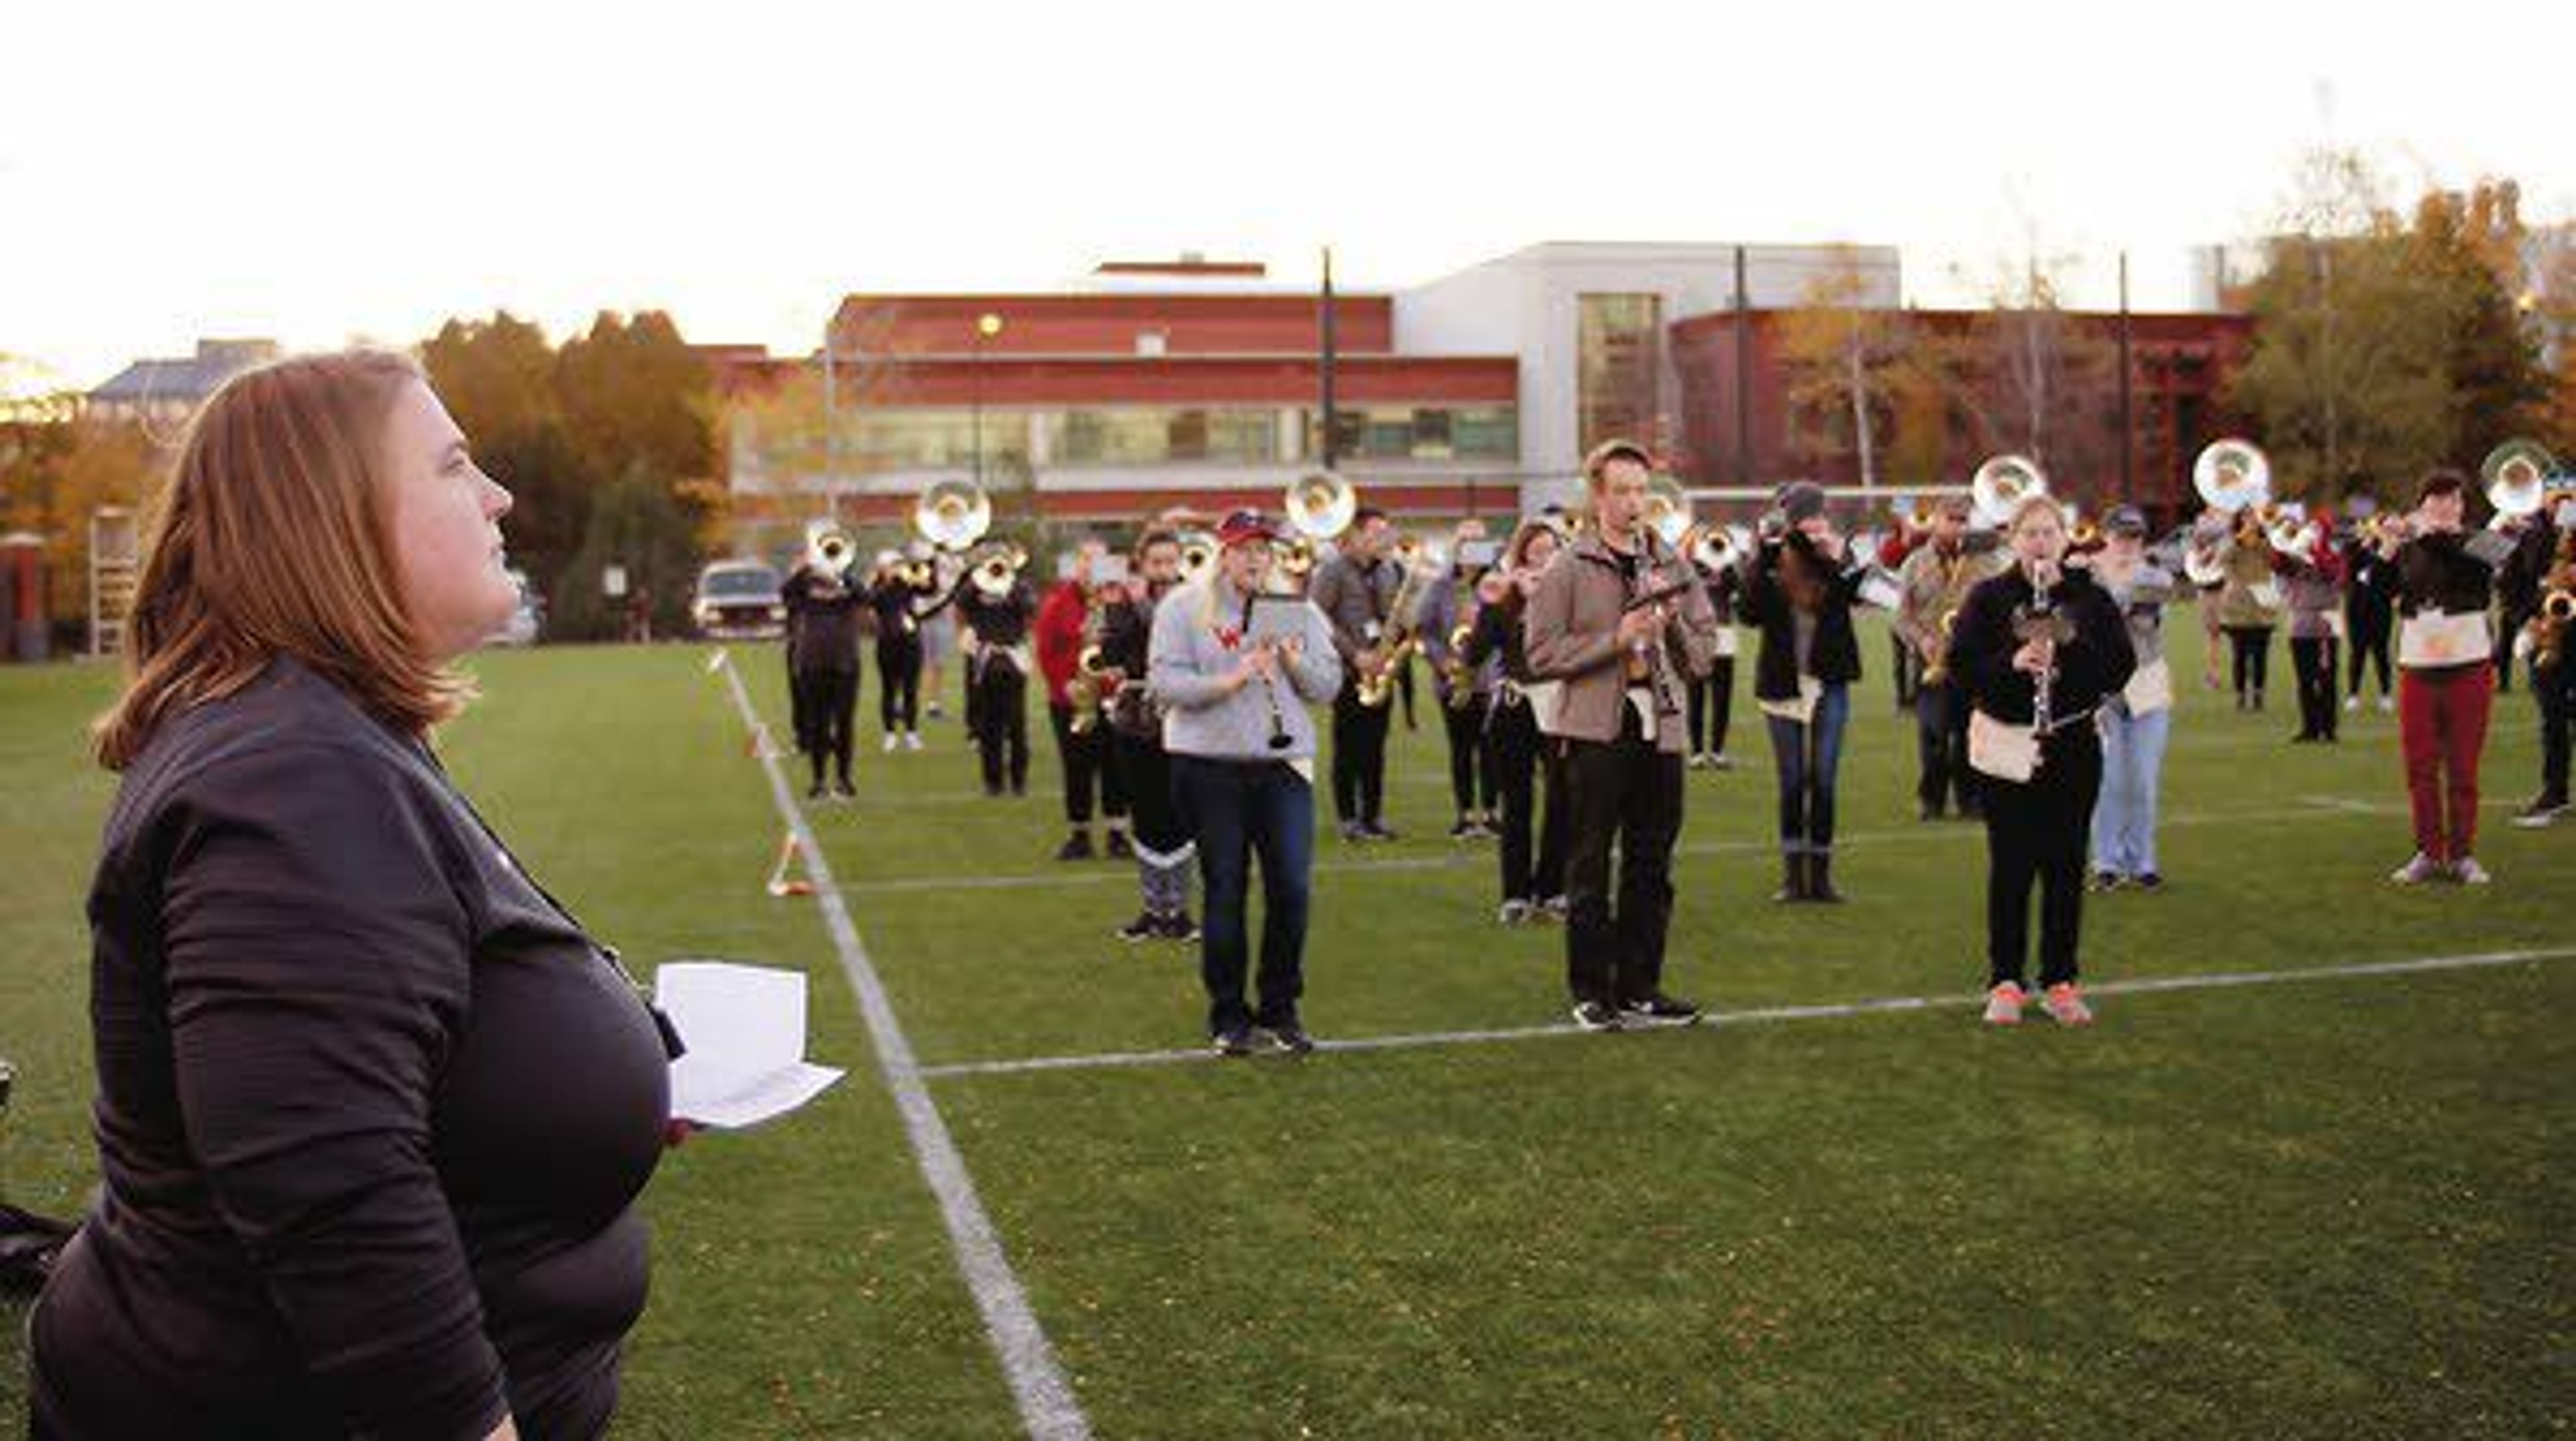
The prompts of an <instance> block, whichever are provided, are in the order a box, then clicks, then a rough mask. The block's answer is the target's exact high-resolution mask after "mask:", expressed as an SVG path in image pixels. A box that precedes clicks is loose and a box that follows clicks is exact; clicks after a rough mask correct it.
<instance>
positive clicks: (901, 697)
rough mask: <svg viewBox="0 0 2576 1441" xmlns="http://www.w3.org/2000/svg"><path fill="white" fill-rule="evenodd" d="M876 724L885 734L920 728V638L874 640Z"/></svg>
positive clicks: (901, 636) (895, 637) (889, 637)
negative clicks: (875, 642)
mask: <svg viewBox="0 0 2576 1441" xmlns="http://www.w3.org/2000/svg"><path fill="white" fill-rule="evenodd" d="M877 722H878V724H880V725H882V726H883V727H884V728H885V733H886V734H887V735H893V734H894V733H895V732H896V731H917V730H919V729H921V637H919V636H917V635H893V636H879V637H877Z"/></svg>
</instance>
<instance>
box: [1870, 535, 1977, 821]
mask: <svg viewBox="0 0 2576 1441" xmlns="http://www.w3.org/2000/svg"><path fill="white" fill-rule="evenodd" d="M1935 526H1936V520H1934V519H1923V518H1918V516H1917V515H1903V516H1898V517H1897V518H1896V523H1895V524H1894V525H1891V526H1889V527H1888V528H1887V534H1886V536H1885V537H1884V538H1882V539H1881V540H1880V541H1879V543H1878V568H1879V569H1881V570H1883V571H1886V572H1887V573H1888V574H1890V575H1900V576H1901V575H1902V574H1903V572H1904V570H1905V562H1906V561H1907V560H1908V559H1910V558H1912V556H1913V555H1914V554H1915V552H1917V551H1919V550H1921V549H1923V548H1924V547H1925V546H1926V545H1928V544H1930V543H1931V540H1932V536H1933V531H1934V529H1935ZM1936 619H1937V617H1936ZM1887 649H1888V670H1887V673H1888V675H1889V676H1890V677H1891V678H1893V679H1894V680H1895V682H1896V713H1897V714H1898V715H1915V716H1918V717H1919V716H1920V715H1921V711H1920V710H1919V709H1918V708H1917V707H1918V706H1919V704H1920V703H1921V700H1922V694H1923V656H1922V653H1921V652H1920V651H1918V650H1917V649H1916V648H1915V646H1914V644H1913V643H1912V642H1911V641H1909V640H1907V639H1906V636H1905V632H1904V631H1903V630H1901V629H1899V628H1897V627H1895V626H1890V627H1888V632H1887ZM1963 809H1964V808H1963Z"/></svg>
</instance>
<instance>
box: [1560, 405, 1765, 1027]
mask: <svg viewBox="0 0 2576 1441" xmlns="http://www.w3.org/2000/svg"><path fill="white" fill-rule="evenodd" d="M1652 464H1653V461H1652V459H1651V457H1649V456H1648V455H1647V453H1646V451H1645V449H1644V447H1642V446H1639V445H1637V444H1635V443H1634V442H1631V441H1624V440H1612V441H1605V442H1604V443H1602V444H1601V445H1600V446H1599V447H1597V448H1595V449H1594V450H1593V452H1592V453H1591V454H1590V455H1588V456H1586V457H1585V458H1584V463H1583V475H1584V480H1585V482H1586V484H1587V485H1588V487H1589V489H1590V492H1591V499H1592V507H1593V526H1592V529H1591V530H1590V531H1589V532H1588V533H1586V534H1585V535H1583V536H1582V537H1581V538H1579V539H1577V540H1576V541H1575V542H1574V543H1573V545H1572V546H1570V547H1569V548H1568V549H1567V551H1566V553H1565V554H1564V555H1563V556H1560V557H1559V558H1558V559H1557V561H1556V562H1555V563H1554V564H1552V565H1550V566H1549V567H1548V568H1547V569H1546V570H1545V571H1543V572H1542V573H1541V574H1540V576H1539V579H1538V586H1537V589H1536V590H1535V591H1534V592H1533V593H1532V594H1531V596H1530V598H1529V611H1528V615H1527V618H1526V624H1525V634H1524V636H1523V641H1524V643H1525V644H1526V646H1527V647H1528V655H1529V666H1530V672H1531V674H1533V675H1535V676H1537V677H1538V678H1539V679H1541V680H1554V681H1559V682H1562V684H1563V689H1562V692H1561V705H1560V707H1559V710H1558V715H1557V720H1556V724H1557V727H1558V729H1559V731H1560V732H1561V734H1562V736H1563V739H1562V740H1561V741H1560V742H1559V744H1560V745H1562V746H1563V748H1564V750H1565V752H1566V800H1567V803H1568V805H1569V806H1570V808H1571V813H1572V817H1573V819H1572V822H1571V826H1572V828H1571V830H1570V832H1569V836H1570V841H1569V844H1568V848H1567V853H1566V893H1567V899H1568V901H1569V903H1570V905H1571V914H1570V916H1569V917H1568V923H1567V926H1566V933H1565V959H1566V980H1567V984H1568V986H1569V988H1570V989H1571V990H1572V992H1573V995H1574V1019H1575V1023H1576V1024H1578V1025H1580V1026H1582V1027H1583V1028H1584V1029H1586V1030H1593V1031H1603V1030H1617V1029H1619V1028H1620V1027H1621V1026H1622V1025H1623V1024H1625V1023H1628V1022H1632V1021H1633V1022H1638V1023H1643V1024H1675V1023H1687V1022H1690V1021H1694V1020H1697V1019H1698V1018H1699V1008H1698V1007H1697V1006H1695V1005H1692V1004H1691V1003H1690V1002H1688V1001H1685V1000H1680V999H1677V998H1675V997H1673V996H1671V995H1668V994H1667V993H1666V992H1665V991H1664V989H1663V971H1664V937H1665V932H1666V930H1667V928H1668V927H1669V926H1670V924H1671V921H1672V909H1673V884H1672V849H1673V841H1674V838H1675V837H1677V836H1678V835H1679V834H1680V833H1681V826H1682V745H1683V742H1684V740H1685V739H1686V737H1685V736H1684V735H1683V733H1682V709H1681V694H1680V687H1681V683H1682V680H1683V678H1684V677H1685V676H1689V675H1698V674H1701V673H1703V672H1705V671H1706V670H1707V669H1708V666H1709V661H1710V659H1711V657H1712V655H1713V653H1714V652H1715V650H1716V648H1717V634H1716V632H1717V617H1716V615H1715V614H1714V613H1713V612H1711V611H1710V609H1709V605H1708V596H1707V594H1706V593H1705V592H1704V591H1702V590H1701V589H1700V587H1699V585H1698V584H1697V580H1696V577H1695V576H1693V575H1692V574H1691V572H1690V569H1689V567H1688V565H1687V564H1686V563H1684V562H1683V561H1682V559H1681V558H1680V557H1679V556H1677V555H1675V554H1673V553H1672V551H1671V550H1670V549H1669V548H1668V547H1666V546H1665V545H1664V543H1663V542H1662V540H1661V539H1660V538H1658V537H1657V536H1656V535H1655V533H1654V531H1653V530H1652V529H1651V528H1650V527H1648V526H1647V525H1646V524H1645V510H1646V496H1647V485H1646V483H1647V480H1648V479H1649V477H1650V476H1651V475H1652V469H1651V467H1652ZM1677 652H1678V653H1677ZM1614 841H1615V842H1616V843H1617V845H1618V849H1619V895H1618V904H1617V906H1616V907H1615V909H1614V908H1613V906H1612V904H1611V899H1610V849H1611V845H1612V843H1613V842H1614Z"/></svg>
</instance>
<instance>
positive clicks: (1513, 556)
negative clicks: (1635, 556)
mask: <svg viewBox="0 0 2576 1441" xmlns="http://www.w3.org/2000/svg"><path fill="white" fill-rule="evenodd" d="M1562 543H1563V537H1562V536H1561V535H1560V534H1559V533H1558V531H1557V529H1556V527H1555V526H1553V525H1550V524H1548V523H1547V522H1546V521H1544V520H1526V521H1523V522H1521V526H1520V528H1519V529H1518V530H1515V531H1513V532H1512V538H1511V542H1510V543H1509V544H1508V545H1506V546H1505V547H1504V548H1503V559H1502V563H1501V564H1500V565H1497V566H1495V567H1494V568H1493V569H1492V570H1489V571H1487V572H1485V574H1484V575H1483V576H1482V577H1481V578H1480V579H1479V580H1478V581H1477V585H1478V587H1479V588H1480V590H1481V591H1482V601H1483V603H1482V604H1480V605H1479V606H1477V608H1476V626H1475V630H1474V631H1473V632H1472V633H1471V634H1470V635H1469V636H1468V638H1467V649H1466V655H1465V658H1466V662H1467V664H1469V665H1471V666H1476V667H1482V666H1483V665H1484V664H1485V663H1486V662H1487V661H1488V660H1491V659H1493V658H1494V657H1496V656H1500V657H1501V658H1502V670H1503V676H1502V680H1501V681H1500V682H1499V683H1498V684H1497V685H1496V686H1495V687H1494V705H1493V711H1492V714H1491V715H1490V716H1488V717H1487V719H1486V722H1485V748H1486V752H1487V754H1488V755H1489V756H1490V757H1491V765H1492V767H1493V771H1494V788H1495V792H1496V795H1497V796H1498V797H1499V799H1500V801H1501V804H1499V805H1497V806H1496V807H1495V808H1494V820H1495V825H1496V827H1497V829H1498V830H1499V832H1500V834H1501V837H1502V844H1501V845H1500V846H1499V847H1497V849H1498V850H1499V851H1500V853H1501V862H1502V881H1503V902H1502V908H1501V910H1500V911H1498V912H1497V913H1496V914H1497V918H1498V919H1499V920H1501V922H1502V923H1503V924H1504V925H1507V926H1517V925H1525V924H1528V923H1530V922H1533V921H1545V920H1553V919H1557V918H1559V917H1561V916H1562V915H1563V914H1564V911H1565V827H1566V810H1565V802H1564V792H1565V767H1564V763H1563V757H1562V755H1561V754H1559V751H1558V748H1556V747H1553V746H1551V745H1549V744H1548V732H1549V731H1550V730H1551V729H1552V727H1553V723H1554V721H1555V718H1556V699H1557V692H1558V684H1557V683H1556V682H1553V681H1541V680H1539V679H1538V678H1537V677H1535V676H1533V675H1532V674H1531V673H1530V664H1529V651H1528V649H1527V647H1525V646H1524V645H1523V644H1522V640H1521V629H1522V620H1523V618H1524V617H1525V615H1526V614H1527V612H1528V610H1529V598H1530V593H1531V592H1533V591H1535V590H1537V589H1538V578H1539V576H1540V575H1541V574H1543V573H1544V572H1545V571H1546V570H1547V567H1548V564H1549V562H1551V561H1553V560H1555V559H1556V552H1557V549H1558V547H1559V546H1560V545H1561V544H1562ZM1542 800H1543V801H1544V802H1545V803H1546V812H1545V813H1546V817H1547V819H1546V820H1545V821H1544V822H1541V821H1540V820H1539V819H1538V816H1539V814H1540V807H1539V802H1540V801H1542ZM1533 835H1535V836H1536V837H1537V840H1538V846H1537V851H1536V854H1535V857H1533V854H1532V851H1531V846H1530V841H1531V837H1532V836H1533Z"/></svg>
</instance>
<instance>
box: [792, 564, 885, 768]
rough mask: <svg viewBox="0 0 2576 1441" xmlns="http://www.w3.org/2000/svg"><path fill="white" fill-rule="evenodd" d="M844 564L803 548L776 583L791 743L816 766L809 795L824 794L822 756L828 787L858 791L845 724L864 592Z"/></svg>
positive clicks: (852, 710) (853, 705) (855, 684)
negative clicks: (829, 769) (830, 776)
mask: <svg viewBox="0 0 2576 1441" xmlns="http://www.w3.org/2000/svg"><path fill="white" fill-rule="evenodd" d="M845 554H847V553H845ZM849 564H850V562H849V561H848V560H846V559H845V560H844V562H843V563H842V564H840V565H833V564H830V563H828V562H827V561H826V560H825V558H824V557H823V556H822V555H821V554H815V555H809V556H807V557H806V558H805V559H804V560H803V561H802V562H800V563H799V564H798V565H797V567H796V569H795V570H794V571H792V572H790V573H789V574H788V577H787V581H786V583H785V584H784V585H782V586H780V587H779V599H780V600H782V601H783V602H785V604H786V606H787V644H786V650H787V688H788V699H789V702H790V707H791V712H792V714H793V716H794V718H795V726H796V748H797V749H798V750H800V751H803V752H804V753H805V759H806V760H807V762H808V763H810V764H811V765H812V766H813V768H814V784H813V785H812V786H811V787H810V788H808V789H807V790H806V792H805V795H806V798H807V799H808V800H819V799H821V797H822V795H823V764H824V762H825V761H826V760H829V761H831V762H832V764H833V766H834V772H835V778H834V781H833V791H834V793H835V794H838V795H840V796H842V797H844V798H847V797H849V796H853V795H856V794H857V792H856V791H855V790H853V789H852V788H851V786H850V742H851V736H850V731H851V725H852V721H853V720H854V719H855V717H856V715H857V712H858V705H859V616H860V615H861V613H862V612H864V611H865V610H866V608H867V603H868V599H867V595H866V593H865V592H863V591H861V590H860V589H859V588H857V587H856V586H853V585H851V584H850V583H849Z"/></svg>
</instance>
